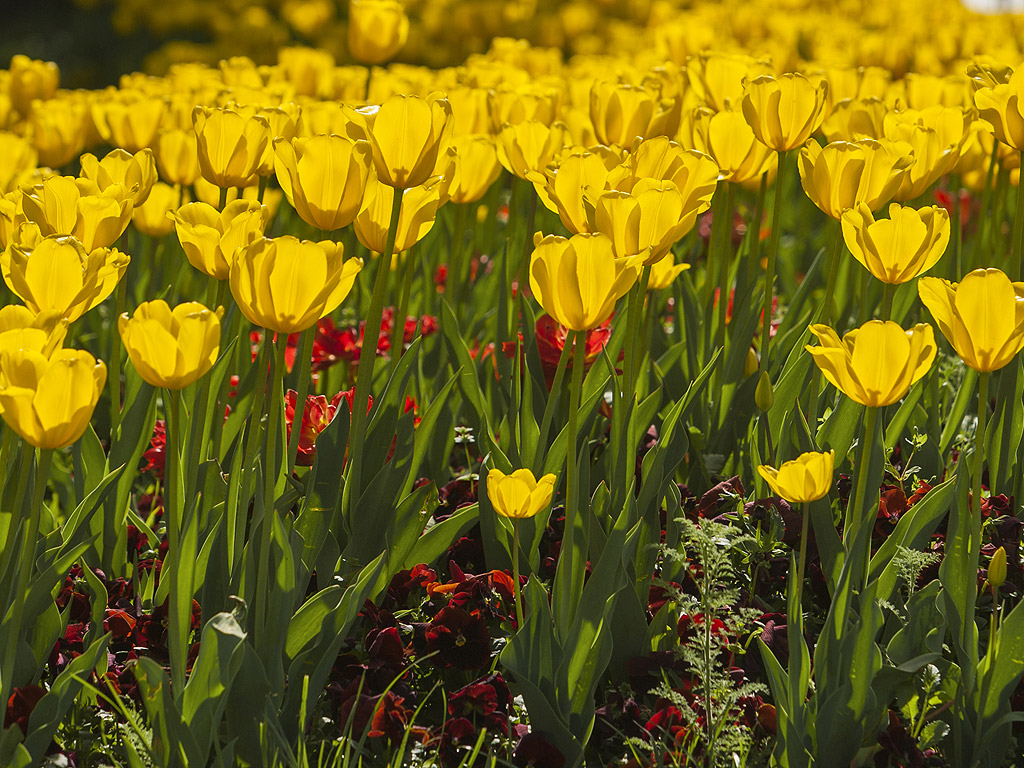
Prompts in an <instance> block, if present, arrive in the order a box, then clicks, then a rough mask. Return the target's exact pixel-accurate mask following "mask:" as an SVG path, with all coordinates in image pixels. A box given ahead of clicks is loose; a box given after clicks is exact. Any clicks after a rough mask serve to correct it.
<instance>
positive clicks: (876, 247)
mask: <svg viewBox="0 0 1024 768" xmlns="http://www.w3.org/2000/svg"><path fill="white" fill-rule="evenodd" d="M842 222H843V239H844V240H846V247H847V248H849V249H850V253H852V254H853V256H854V258H856V259H857V261H859V262H860V263H861V264H863V265H864V267H865V268H866V269H867V270H868V271H869V272H870V273H871V274H872V275H874V276H875V277H876V278H877V279H879V280H881V281H882V282H883V283H889V284H891V285H898V284H900V283H905V282H907V281H908V280H912V279H913V278H915V277H917V276H918V275H920V274H921V273H922V272H927V271H928V270H929V269H931V268H932V267H933V266H935V264H936V263H937V262H938V261H939V259H940V258H942V254H943V253H945V252H946V246H947V245H949V214H948V213H947V212H946V209H945V208H939V207H938V206H934V205H933V206H928V207H927V208H921V209H919V210H915V209H913V208H910V207H904V206H901V205H900V204H899V203H892V204H890V205H889V218H888V219H878V220H875V217H874V215H873V214H872V213H871V209H870V208H868V207H867V206H866V205H864V204H863V203H861V204H860V205H859V206H857V207H856V208H854V209H852V210H849V211H846V212H845V213H843V217H842Z"/></svg>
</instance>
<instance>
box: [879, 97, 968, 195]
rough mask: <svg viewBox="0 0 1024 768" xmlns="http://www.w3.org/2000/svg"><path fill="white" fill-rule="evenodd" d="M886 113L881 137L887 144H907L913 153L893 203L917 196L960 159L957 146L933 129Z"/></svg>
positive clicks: (894, 113) (961, 138) (961, 139)
mask: <svg viewBox="0 0 1024 768" xmlns="http://www.w3.org/2000/svg"><path fill="white" fill-rule="evenodd" d="M898 114H900V113H896V112H893V113H889V114H888V115H886V119H885V137H886V138H887V139H890V140H891V141H898V142H903V143H906V144H909V145H910V147H911V148H912V149H913V152H914V164H913V165H912V166H910V168H909V169H907V173H906V175H905V176H904V177H903V182H902V183H901V184H900V187H899V189H897V190H896V192H895V194H894V195H893V197H894V198H895V199H896V200H900V201H903V200H913V199H914V198H917V197H920V196H921V195H923V194H924V193H925V192H926V191H928V188H929V187H931V185H932V184H934V183H935V182H936V181H938V180H939V179H940V178H942V177H943V176H945V175H946V174H947V173H949V171H950V170H952V168H953V166H954V165H956V161H957V160H958V159H959V158H960V144H962V143H963V137H962V136H961V137H960V139H959V141H960V144H955V143H947V142H949V141H951V139H950V138H949V137H948V136H944V135H943V134H941V133H939V132H938V131H937V130H935V129H934V128H930V127H928V126H926V125H921V124H920V123H916V122H911V121H902V120H899V119H898V118H896V117H895V116H896V115H898Z"/></svg>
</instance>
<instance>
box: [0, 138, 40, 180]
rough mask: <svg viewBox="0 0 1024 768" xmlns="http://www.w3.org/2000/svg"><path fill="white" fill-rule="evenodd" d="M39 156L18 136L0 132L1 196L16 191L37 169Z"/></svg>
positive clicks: (33, 148)
mask: <svg viewBox="0 0 1024 768" xmlns="http://www.w3.org/2000/svg"><path fill="white" fill-rule="evenodd" d="M38 160H39V155H38V153H37V152H36V149H35V147H33V146H32V144H31V143H29V142H28V141H26V140H25V139H23V138H22V137H21V136H18V135H17V134H14V133H10V132H8V131H0V194H6V193H7V192H10V191H11V190H12V189H15V188H16V187H17V186H18V184H19V183H20V182H21V181H22V179H24V177H25V176H26V175H27V174H29V173H31V172H32V171H34V170H35V169H36V163H37V162H38Z"/></svg>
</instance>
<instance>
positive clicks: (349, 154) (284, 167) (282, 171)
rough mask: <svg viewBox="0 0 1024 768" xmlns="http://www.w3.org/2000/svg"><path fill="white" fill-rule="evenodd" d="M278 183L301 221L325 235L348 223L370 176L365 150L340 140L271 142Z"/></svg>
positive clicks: (320, 138)
mask: <svg viewBox="0 0 1024 768" xmlns="http://www.w3.org/2000/svg"><path fill="white" fill-rule="evenodd" d="M274 154H275V156H276V158H277V159H276V171H277V181H278V183H279V184H280V185H281V189H282V190H283V191H284V194H285V197H287V198H288V202H289V203H291V204H292V207H293V208H295V210H296V212H297V213H298V214H299V216H300V218H301V219H302V220H303V221H304V222H306V223H307V224H309V225H310V226H312V227H316V228H317V229H320V230H322V231H324V232H330V231H333V230H335V229H341V228H342V227H346V226H348V225H349V224H351V223H352V221H353V220H354V219H355V217H356V213H358V212H359V206H360V204H361V203H362V199H363V194H364V192H365V191H366V183H367V178H368V176H369V174H370V164H371V156H370V145H369V143H367V142H365V141H351V140H350V139H347V138H345V137H343V136H314V137H312V138H309V139H293V140H291V141H283V140H278V141H275V142H274Z"/></svg>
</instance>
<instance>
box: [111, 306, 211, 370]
mask: <svg viewBox="0 0 1024 768" xmlns="http://www.w3.org/2000/svg"><path fill="white" fill-rule="evenodd" d="M223 314H224V308H223V307H218V308H217V310H216V311H215V312H214V311H211V310H209V309H207V308H206V307H204V306H203V305H202V304H200V303H198V302H195V301H190V302H187V303H185V304H179V305H178V306H176V307H175V308H174V309H171V308H170V307H169V306H168V305H167V302H165V301H164V300H163V299H157V300H156V301H147V302H143V303H142V304H140V305H139V306H138V308H137V309H136V310H135V314H133V315H132V316H131V317H130V318H129V317H128V313H127V312H125V313H124V314H122V315H121V317H119V318H118V319H117V331H118V333H119V334H120V335H121V341H122V342H124V347H125V349H126V350H128V357H129V359H131V361H132V365H133V366H135V370H136V371H138V373H139V375H140V376H141V377H142V378H143V380H144V381H146V382H147V383H148V384H152V385H153V386H154V387H165V388H166V389H184V388H185V387H187V386H188V385H189V384H191V383H192V382H194V381H196V380H198V379H200V378H201V377H202V376H204V375H205V374H206V372H207V371H209V370H210V369H211V368H212V367H213V364H214V363H215V362H217V353H218V352H219V351H220V318H221V316H222V315H223Z"/></svg>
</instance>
